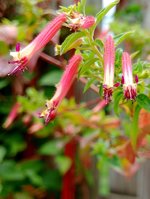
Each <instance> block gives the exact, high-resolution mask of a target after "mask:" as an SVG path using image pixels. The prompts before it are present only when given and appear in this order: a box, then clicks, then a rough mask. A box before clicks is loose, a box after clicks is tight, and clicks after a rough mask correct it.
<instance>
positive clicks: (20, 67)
mask: <svg viewBox="0 0 150 199" xmlns="http://www.w3.org/2000/svg"><path fill="white" fill-rule="evenodd" d="M8 63H9V64H14V65H15V67H14V69H13V70H12V71H11V72H10V73H9V74H8V75H15V74H17V73H19V72H22V71H24V70H25V69H26V65H27V63H28V58H27V57H23V58H21V59H20V60H16V61H9V62H8Z"/></svg>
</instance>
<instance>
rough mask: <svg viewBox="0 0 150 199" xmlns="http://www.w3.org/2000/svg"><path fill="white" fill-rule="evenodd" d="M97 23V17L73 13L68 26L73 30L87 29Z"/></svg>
mask: <svg viewBox="0 0 150 199" xmlns="http://www.w3.org/2000/svg"><path fill="white" fill-rule="evenodd" d="M94 24H95V18H94V17H93V16H83V15H82V14H79V13H76V12H74V13H72V15H71V17H69V18H68V27H70V28H71V29H73V30H78V29H80V28H82V29H87V28H90V27H91V26H93V25H94Z"/></svg>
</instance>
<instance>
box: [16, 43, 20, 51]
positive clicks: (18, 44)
mask: <svg viewBox="0 0 150 199" xmlns="http://www.w3.org/2000/svg"><path fill="white" fill-rule="evenodd" d="M19 51H20V43H17V44H16V52H19Z"/></svg>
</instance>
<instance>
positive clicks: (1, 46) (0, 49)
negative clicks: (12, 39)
mask: <svg viewBox="0 0 150 199" xmlns="http://www.w3.org/2000/svg"><path fill="white" fill-rule="evenodd" d="M8 51H9V48H8V45H7V44H6V43H5V42H3V41H0V55H5V54H7V53H8Z"/></svg>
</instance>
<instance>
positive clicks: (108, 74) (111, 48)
mask: <svg viewBox="0 0 150 199" xmlns="http://www.w3.org/2000/svg"><path fill="white" fill-rule="evenodd" d="M114 62H115V45H114V40H113V38H112V36H110V35H109V36H108V38H107V39H106V42H105V45H104V81H103V88H104V99H105V101H106V103H109V102H110V101H111V97H112V93H113V86H114Z"/></svg>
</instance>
